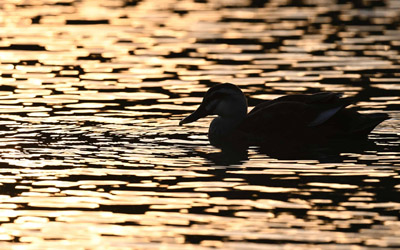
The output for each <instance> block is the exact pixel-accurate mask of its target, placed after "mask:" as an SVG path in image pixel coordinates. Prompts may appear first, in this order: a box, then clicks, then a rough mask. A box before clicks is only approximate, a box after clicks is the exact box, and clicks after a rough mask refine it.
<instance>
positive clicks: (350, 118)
mask: <svg viewBox="0 0 400 250" xmlns="http://www.w3.org/2000/svg"><path fill="white" fill-rule="evenodd" d="M353 102H354V100H353V99H352V98H343V97H342V94H340V93H334V92H319V93H314V94H293V95H285V96H281V97H278V98H276V99H273V100H270V101H264V102H262V103H260V104H258V105H256V106H255V107H254V108H253V109H252V110H251V111H250V112H249V113H248V104H247V99H246V96H245V95H244V93H243V92H242V90H241V89H240V88H239V87H238V86H236V85H234V84H231V83H223V84H217V85H215V86H213V87H211V88H210V89H208V91H207V92H206V93H205V95H204V97H203V100H202V102H201V104H200V106H199V107H198V108H197V109H196V110H195V111H194V112H193V113H191V114H190V115H188V116H187V117H185V118H184V119H183V120H181V121H180V122H179V125H180V126H182V125H184V124H188V123H192V122H195V121H197V120H199V119H200V118H203V117H206V116H208V115H216V117H215V118H214V119H213V120H212V122H211V124H210V126H209V130H208V139H209V141H210V144H211V145H213V146H215V147H219V148H222V147H224V146H226V145H231V144H235V143H241V144H246V145H260V144H264V143H274V142H280V143H282V142H284V143H288V144H293V143H298V142H310V141H313V142H314V141H329V140H335V139H341V138H343V139H348V138H366V137H367V136H368V134H369V133H370V132H371V131H372V130H373V129H374V128H375V127H376V126H377V125H378V124H380V123H381V122H383V121H384V120H386V119H388V118H389V116H388V115H387V114H385V113H372V114H361V113H359V112H357V111H356V110H355V109H354V108H348V106H349V105H350V104H352V103H353Z"/></svg>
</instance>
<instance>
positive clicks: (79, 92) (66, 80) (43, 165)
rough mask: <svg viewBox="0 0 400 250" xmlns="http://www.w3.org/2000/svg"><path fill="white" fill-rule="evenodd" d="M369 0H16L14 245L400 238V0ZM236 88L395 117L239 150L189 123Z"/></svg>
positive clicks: (3, 102)
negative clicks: (344, 141) (311, 140)
mask: <svg viewBox="0 0 400 250" xmlns="http://www.w3.org/2000/svg"><path fill="white" fill-rule="evenodd" d="M352 2H353V1H345V0H338V1H337V2H336V1H328V0H326V1H311V0H309V1H306V0H305V1H299V2H297V1H284V0H271V1H268V2H267V1H266V2H265V3H264V2H263V1H235V0H231V1H217V0H209V1H191V0H183V1H176V0H166V1H152V0H144V1H126V2H124V1H113V0H109V1H91V0H82V1H70V0H60V1H58V0H48V1H46V0H42V1H34V0H26V1H11V0H10V1H2V2H1V3H0V5H1V12H0V26H1V28H0V62H1V64H0V72H1V85H0V127H1V130H0V141H1V145H0V156H1V158H0V162H1V163H0V180H1V182H0V183H1V186H0V190H1V194H0V220H1V226H0V249H5V250H7V249H13V250H14V249H15V250H19V249H24V250H25V249H27V250H31V249H35V250H36V249H41V250H45V249H68V250H89V249H90V250H92V249H93V250H98V249H107V250H121V249H123V250H125V249H171V250H179V249H196V250H200V249H201V250H211V249H251V250H258V249H263V250H264V249H272V250H274V249H279V250H280V249H291V250H292V249H345V250H348V249H362V250H372V249H374V250H375V249H400V233H399V232H400V216H399V215H400V213H399V212H400V199H399V197H400V196H399V192H400V178H399V176H400V175H399V170H400V160H399V159H400V157H399V156H400V151H399V148H400V147H399V145H400V138H399V133H400V132H399V131H400V125H399V124H400V123H399V120H400V112H399V110H400V109H399V107H400V97H399V89H400V73H399V69H400V61H399V60H400V56H399V52H398V51H399V46H400V31H399V21H400V19H399V16H400V1H396V0H391V1H389V0H388V1H384V2H383V1H373V0H370V1H367V0H364V1H361V0H360V1H355V2H354V3H352ZM223 82H231V83H234V84H237V85H239V86H240V87H241V88H242V90H243V91H244V92H245V93H246V95H247V97H248V100H249V104H250V106H254V105H256V104H258V103H260V102H261V101H263V100H269V99H273V98H275V97H278V96H281V95H284V94H295V93H314V92H319V91H337V92H343V93H344V95H345V96H354V97H355V98H356V99H357V100H358V101H357V103H355V106H357V107H358V109H359V110H360V112H365V113H368V112H385V113H388V114H390V116H391V117H392V118H391V119H390V120H387V121H385V122H383V123H382V124H381V125H379V126H378V127H377V128H376V129H375V130H374V131H373V133H372V134H371V135H370V137H369V139H370V140H369V142H365V143H364V142H363V143H358V144H357V143H355V144H354V145H353V144H351V145H341V146H339V148H336V149H334V150H331V149H324V148H318V149H311V150H309V149H304V152H290V151H289V150H287V151H285V150H284V151H282V150H278V152H277V151H276V150H275V151H272V152H271V151H266V152H265V151H263V150H260V149H258V148H256V147H251V148H249V149H248V150H247V151H246V152H243V154H241V155H235V157H232V155H229V154H227V153H226V152H220V151H219V150H218V149H216V148H214V147H212V146H210V145H209V143H208V140H207V135H206V134H207V129H208V124H209V122H210V120H211V118H207V119H203V120H200V121H198V122H196V123H193V124H190V125H188V126H184V127H179V126H178V122H179V120H180V119H182V118H183V117H185V116H186V115H188V114H189V113H190V112H191V111H193V110H194V109H195V108H196V107H197V105H198V104H199V102H200V101H201V99H202V96H203V94H204V92H205V91H206V90H207V89H208V88H209V87H210V86H212V85H214V84H216V83H223Z"/></svg>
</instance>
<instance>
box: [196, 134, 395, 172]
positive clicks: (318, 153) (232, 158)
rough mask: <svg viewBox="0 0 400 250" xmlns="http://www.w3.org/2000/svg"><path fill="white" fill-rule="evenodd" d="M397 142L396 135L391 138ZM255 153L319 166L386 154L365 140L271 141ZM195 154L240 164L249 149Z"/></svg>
mask: <svg viewBox="0 0 400 250" xmlns="http://www.w3.org/2000/svg"><path fill="white" fill-rule="evenodd" d="M392 138H396V139H394V140H398V139H399V138H398V136H397V135H396V134H393V135H392ZM255 149H256V150H255V151H256V152H257V154H264V155H266V156H268V157H270V158H274V159H277V160H317V161H318V162H320V163H342V162H343V161H344V160H346V159H347V157H346V156H345V155H344V154H362V153H364V152H367V151H368V152H384V151H388V150H389V151H390V150H392V151H393V149H390V147H389V146H388V145H387V144H383V145H381V144H380V143H379V142H378V141H376V140H373V139H368V138H360V139H339V140H332V141H325V142H318V143H317V142H313V143H311V142H301V143H299V142H289V143H284V142H272V143H264V144H262V145H258V146H257V147H255ZM197 153H198V155H200V156H202V157H203V158H205V159H207V160H210V161H212V162H213V163H215V164H218V165H225V166H228V165H240V164H242V163H243V162H245V161H247V160H249V147H248V146H246V145H236V146H232V145H230V146H226V147H223V148H221V151H220V152H217V153H215V152H213V153H204V152H203V153H200V152H197Z"/></svg>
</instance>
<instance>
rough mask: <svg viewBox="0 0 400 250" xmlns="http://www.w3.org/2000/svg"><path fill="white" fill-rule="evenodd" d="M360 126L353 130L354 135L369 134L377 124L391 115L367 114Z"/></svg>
mask: <svg viewBox="0 0 400 250" xmlns="http://www.w3.org/2000/svg"><path fill="white" fill-rule="evenodd" d="M362 116H363V119H362V120H361V121H360V124H359V126H357V128H356V129H355V130H353V131H352V135H354V136H367V135H368V134H369V133H370V132H371V131H372V130H373V129H374V128H375V127H376V126H378V125H379V124H380V123H381V122H383V121H384V120H387V119H389V118H390V117H389V115H388V114H385V113H375V114H365V115H362Z"/></svg>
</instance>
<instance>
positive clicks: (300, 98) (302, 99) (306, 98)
mask: <svg viewBox="0 0 400 250" xmlns="http://www.w3.org/2000/svg"><path fill="white" fill-rule="evenodd" d="M340 97H342V94H341V93H333V92H320V93H316V94H312V95H287V96H281V97H278V98H276V99H274V100H271V101H267V102H263V103H260V104H258V105H257V106H255V107H254V108H253V109H252V110H251V111H250V113H249V114H251V113H253V112H257V111H258V110H259V109H263V108H265V107H267V106H269V105H272V104H274V103H284V102H299V103H305V104H315V105H317V104H330V105H337V106H341V105H343V104H346V106H347V105H349V104H351V103H352V100H351V99H350V98H340Z"/></svg>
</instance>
